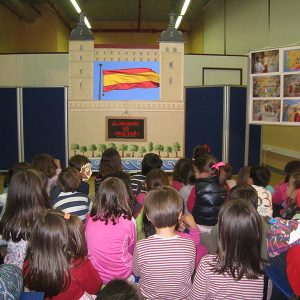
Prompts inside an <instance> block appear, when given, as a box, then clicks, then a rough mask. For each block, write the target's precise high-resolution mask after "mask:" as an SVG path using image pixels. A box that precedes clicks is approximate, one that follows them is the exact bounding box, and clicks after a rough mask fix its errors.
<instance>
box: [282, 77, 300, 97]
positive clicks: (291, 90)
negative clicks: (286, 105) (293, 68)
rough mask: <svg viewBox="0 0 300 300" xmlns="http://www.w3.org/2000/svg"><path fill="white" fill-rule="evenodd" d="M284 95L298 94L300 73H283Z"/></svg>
mask: <svg viewBox="0 0 300 300" xmlns="http://www.w3.org/2000/svg"><path fill="white" fill-rule="evenodd" d="M283 82H284V94H283V95H284V97H299V96H300V74H290V75H284V80H283Z"/></svg>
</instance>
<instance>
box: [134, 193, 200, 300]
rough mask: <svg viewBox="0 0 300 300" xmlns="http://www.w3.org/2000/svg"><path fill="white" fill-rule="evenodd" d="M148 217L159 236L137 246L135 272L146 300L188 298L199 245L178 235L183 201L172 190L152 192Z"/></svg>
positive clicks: (149, 238) (148, 197) (147, 205)
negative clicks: (176, 228)
mask: <svg viewBox="0 0 300 300" xmlns="http://www.w3.org/2000/svg"><path fill="white" fill-rule="evenodd" d="M144 210H145V214H146V216H147V218H148V219H149V221H150V222H151V223H152V224H153V225H154V226H155V231H156V234H154V235H152V236H149V237H148V238H146V239H144V240H141V241H139V242H138V243H137V245H136V248H135V251H134V257H133V273H134V274H135V275H136V276H139V277H140V290H141V292H142V294H143V295H144V297H145V298H146V299H187V297H188V295H189V292H190V289H191V277H192V274H193V272H194V268H195V254H196V249H195V244H194V242H193V241H192V240H191V239H188V238H182V237H180V236H178V235H176V234H175V226H176V225H177V223H178V220H179V219H180V218H181V215H182V210H183V201H182V198H181V196H180V194H179V193H178V192H177V191H176V190H174V189H173V188H170V187H162V188H161V189H159V190H152V191H150V192H149V193H148V195H147V197H146V202H145V207H144Z"/></svg>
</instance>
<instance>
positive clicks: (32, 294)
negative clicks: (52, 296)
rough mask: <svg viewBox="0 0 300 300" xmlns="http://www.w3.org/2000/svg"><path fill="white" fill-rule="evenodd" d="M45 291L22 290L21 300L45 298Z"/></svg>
mask: <svg viewBox="0 0 300 300" xmlns="http://www.w3.org/2000/svg"><path fill="white" fill-rule="evenodd" d="M44 298H45V293H42V292H21V295H20V297H19V300H44Z"/></svg>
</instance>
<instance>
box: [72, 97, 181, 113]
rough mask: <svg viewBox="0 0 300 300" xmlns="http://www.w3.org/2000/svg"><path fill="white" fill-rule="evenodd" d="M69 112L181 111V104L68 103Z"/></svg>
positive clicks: (137, 102) (87, 101)
mask: <svg viewBox="0 0 300 300" xmlns="http://www.w3.org/2000/svg"><path fill="white" fill-rule="evenodd" d="M68 108H69V109H70V110H101V111H103V110H109V111H112V110H116V111H124V110H129V111H144V110H147V111H151V110H153V111H166V110H171V111H182V112H183V110H184V103H183V102H162V101H155V102H152V101H92V100H86V101H69V102H68Z"/></svg>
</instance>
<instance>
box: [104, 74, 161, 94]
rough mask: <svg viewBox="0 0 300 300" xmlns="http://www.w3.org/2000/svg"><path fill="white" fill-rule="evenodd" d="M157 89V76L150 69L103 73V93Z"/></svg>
mask: <svg viewBox="0 0 300 300" xmlns="http://www.w3.org/2000/svg"><path fill="white" fill-rule="evenodd" d="M156 87H159V75H158V74H157V73H156V72H154V71H153V70H152V69H150V68H131V69H118V70H104V71H103V92H109V91H113V90H129V89H135V88H156Z"/></svg>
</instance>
